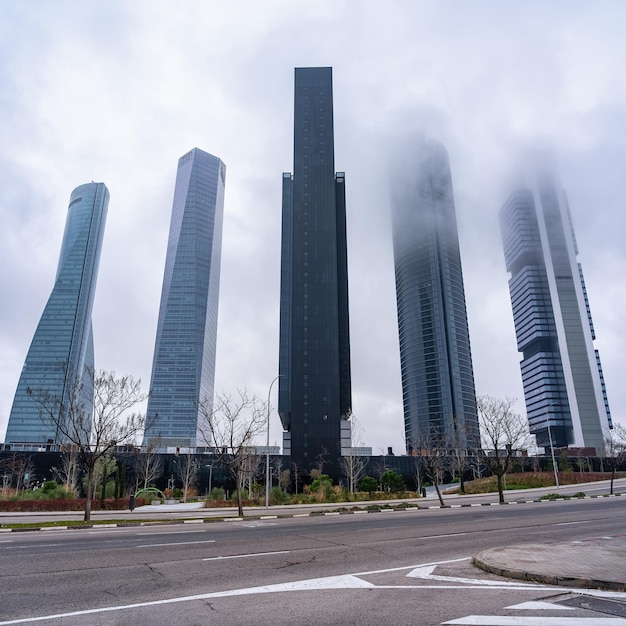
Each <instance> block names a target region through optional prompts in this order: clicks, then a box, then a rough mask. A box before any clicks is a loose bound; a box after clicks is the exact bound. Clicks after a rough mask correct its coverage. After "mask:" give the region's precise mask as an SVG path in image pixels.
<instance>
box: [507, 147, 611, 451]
mask: <svg viewBox="0 0 626 626" xmlns="http://www.w3.org/2000/svg"><path fill="white" fill-rule="evenodd" d="M500 226H501V230H502V240H503V244H504V256H505V259H506V268H507V270H508V271H509V272H510V273H511V279H510V281H509V289H510V292H511V304H512V307H513V317H514V320H515V333H516V335H517V347H518V350H519V351H520V352H522V354H523V359H522V362H521V369H522V381H523V384H524V398H525V400H526V411H527V413H528V423H529V426H530V432H531V433H533V434H534V435H536V438H537V444H538V445H539V446H543V447H549V446H550V435H551V436H552V441H553V444H554V446H557V447H561V446H574V447H594V448H596V450H597V451H598V453H600V451H601V450H602V449H603V438H604V435H603V431H604V430H606V429H608V428H610V427H611V414H610V411H609V405H608V400H607V396H606V389H605V387H604V379H603V376H602V367H601V365H600V356H599V354H598V351H597V350H595V349H594V346H593V340H594V339H595V332H594V328H593V323H592V321H591V312H590V309H589V302H588V301H587V292H586V290H585V282H584V279H583V272H582V268H581V266H580V264H579V263H578V262H577V261H576V256H577V254H578V247H577V245H576V238H575V236H574V229H573V226H572V221H571V216H570V211H569V206H568V203H567V198H566V196H565V192H564V191H563V190H562V189H561V185H560V182H559V180H558V175H557V172H556V167H555V164H554V158H553V156H552V155H551V154H550V153H547V152H539V153H536V154H534V155H532V159H529V167H528V168H527V172H526V180H525V182H524V183H523V184H521V185H520V186H519V187H518V188H517V189H516V190H515V191H513V193H512V194H511V195H510V196H509V198H508V200H507V201H506V203H505V204H504V206H503V207H502V209H501V211H500ZM548 428H549V431H548Z"/></svg>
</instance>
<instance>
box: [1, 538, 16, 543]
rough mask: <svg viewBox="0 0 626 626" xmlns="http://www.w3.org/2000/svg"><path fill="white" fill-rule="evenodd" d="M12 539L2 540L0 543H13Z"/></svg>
mask: <svg viewBox="0 0 626 626" xmlns="http://www.w3.org/2000/svg"><path fill="white" fill-rule="evenodd" d="M13 541H14V540H13V539H3V540H2V541H0V543H13Z"/></svg>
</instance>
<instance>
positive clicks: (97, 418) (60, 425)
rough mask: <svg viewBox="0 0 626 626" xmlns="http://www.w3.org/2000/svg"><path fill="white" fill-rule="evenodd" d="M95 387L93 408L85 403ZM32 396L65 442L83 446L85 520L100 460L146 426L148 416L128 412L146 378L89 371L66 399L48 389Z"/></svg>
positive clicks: (141, 397)
mask: <svg viewBox="0 0 626 626" xmlns="http://www.w3.org/2000/svg"><path fill="white" fill-rule="evenodd" d="M85 377H86V378H87V380H84V379H85ZM92 388H93V411H92V410H91V403H90V402H88V403H86V402H85V398H86V396H87V395H90V394H88V393H87V392H88V391H90V390H91V389H92ZM28 394H29V395H30V396H31V397H32V398H33V399H34V400H35V401H36V402H37V404H38V405H39V410H40V416H41V419H42V421H43V422H44V424H45V425H46V426H48V427H51V428H52V429H53V430H54V431H55V432H57V433H58V437H59V439H60V441H61V442H62V443H65V444H68V445H72V446H76V449H77V450H78V459H79V461H80V464H81V466H82V468H83V470H84V471H85V472H86V474H87V485H86V489H85V491H86V497H85V515H84V519H85V521H89V520H90V519H91V501H92V497H93V490H94V470H95V469H96V464H97V463H98V462H99V461H100V459H102V458H103V457H104V456H105V455H107V454H109V453H110V452H111V451H112V450H113V449H114V448H115V446H117V445H121V444H124V443H131V442H132V441H133V439H134V438H135V437H136V435H137V434H138V433H139V432H141V431H142V430H143V428H144V426H145V416H143V415H139V414H137V413H130V414H129V413H128V412H129V411H130V410H131V409H132V408H133V407H135V406H136V405H137V404H138V403H140V402H143V401H144V400H145V397H146V396H145V395H144V394H142V393H141V381H140V380H135V379H133V378H132V376H120V377H117V376H116V375H115V372H106V371H104V370H101V371H97V372H96V371H87V372H86V373H85V376H84V377H83V380H75V381H74V382H73V383H72V384H71V385H70V386H69V389H68V392H67V393H66V395H65V396H63V397H58V396H55V395H53V394H51V393H49V392H48V391H46V390H32V389H28Z"/></svg>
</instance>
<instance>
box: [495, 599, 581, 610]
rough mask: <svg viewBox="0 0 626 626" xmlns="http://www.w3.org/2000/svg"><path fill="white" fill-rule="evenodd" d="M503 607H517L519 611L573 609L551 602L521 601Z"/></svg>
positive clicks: (572, 608)
mask: <svg viewBox="0 0 626 626" xmlns="http://www.w3.org/2000/svg"><path fill="white" fill-rule="evenodd" d="M504 608H505V609H519V610H521V611H575V610H576V609H575V608H574V607H573V606H566V605H565V604H553V603H552V602H540V601H535V602H521V603H520V604H512V605H511V606H505V607H504Z"/></svg>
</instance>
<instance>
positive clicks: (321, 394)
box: [278, 67, 352, 475]
mask: <svg viewBox="0 0 626 626" xmlns="http://www.w3.org/2000/svg"><path fill="white" fill-rule="evenodd" d="M282 219H283V230H282V260H281V289H280V358H279V372H280V376H281V378H280V379H279V383H278V384H279V399H278V411H279V414H280V418H281V420H282V424H283V428H284V430H285V433H284V438H283V452H284V454H285V455H290V456H291V460H292V462H293V463H296V464H297V465H298V467H299V468H301V470H304V471H306V469H307V468H310V467H312V466H314V465H316V463H317V462H318V460H319V459H322V460H323V461H324V471H328V472H329V473H331V474H333V475H338V471H339V468H338V459H339V456H340V453H341V450H342V448H343V449H345V448H349V447H350V446H351V438H350V422H349V417H350V413H351V406H352V399H351V384H350V337H349V325H348V268H347V252H346V204H345V179H344V174H343V172H338V173H335V159H334V136H333V88H332V68H330V67H314V68H296V70H295V105H294V157H293V174H290V173H285V174H283V218H282Z"/></svg>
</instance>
